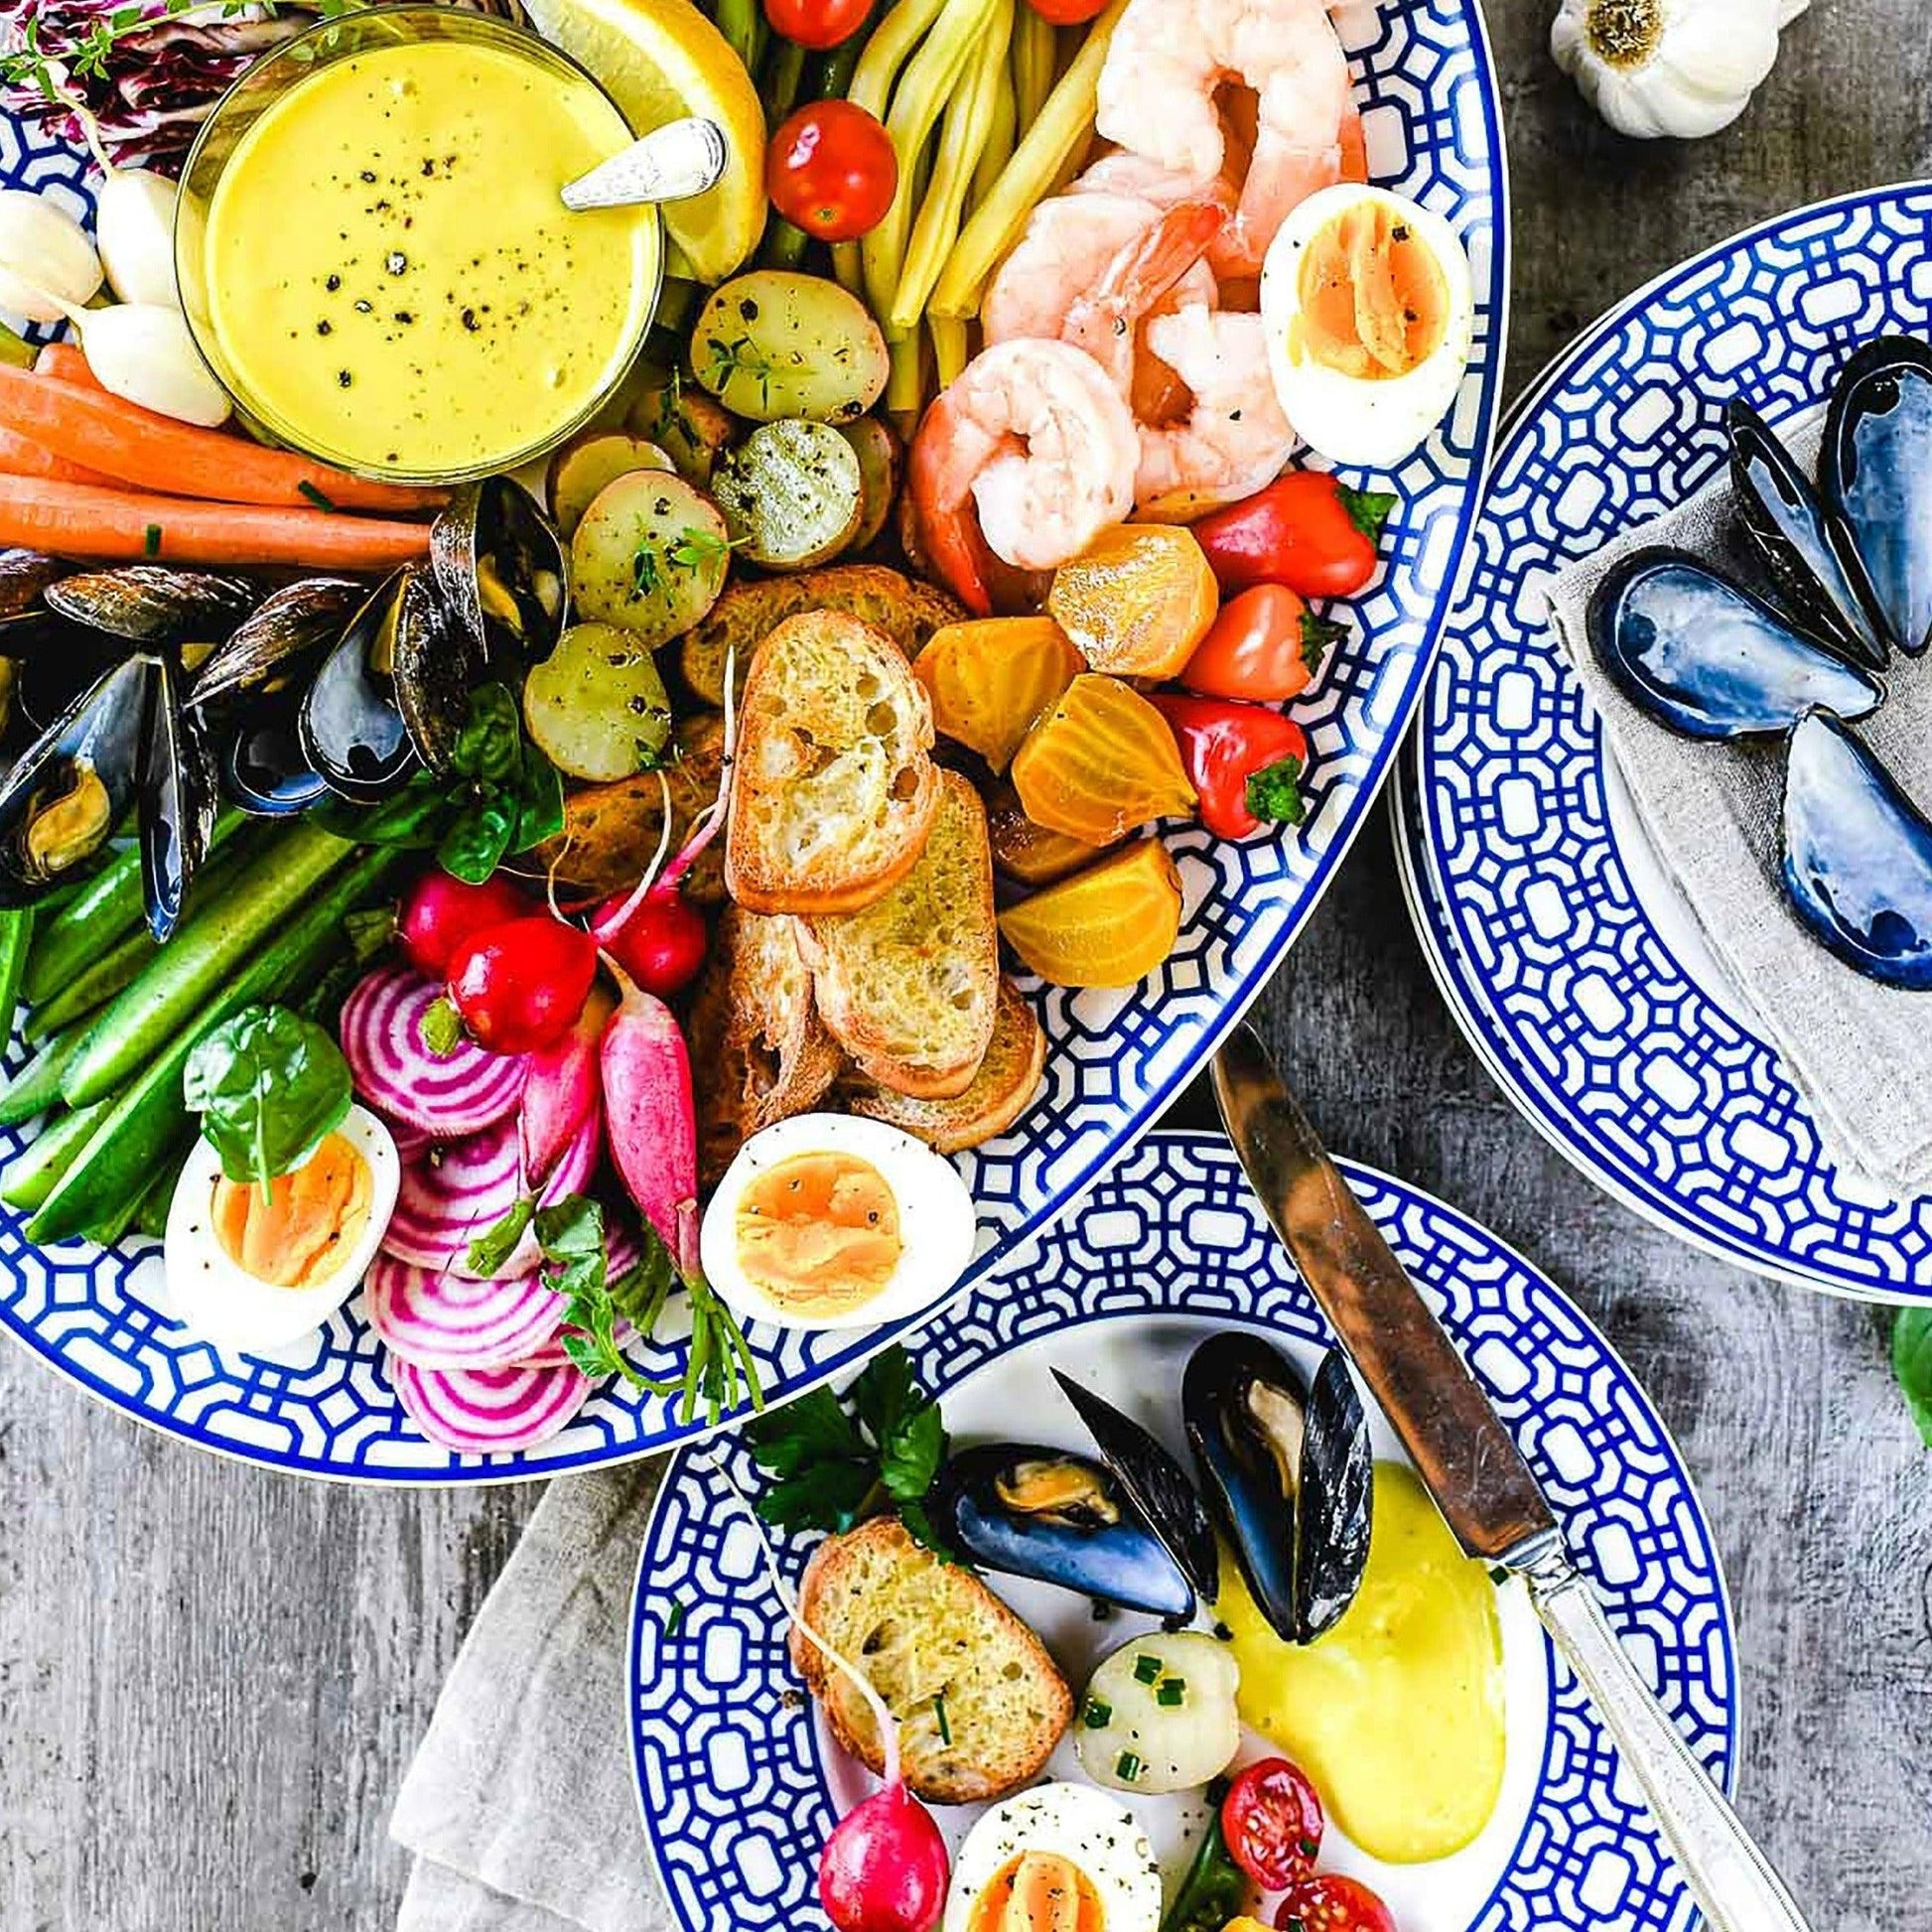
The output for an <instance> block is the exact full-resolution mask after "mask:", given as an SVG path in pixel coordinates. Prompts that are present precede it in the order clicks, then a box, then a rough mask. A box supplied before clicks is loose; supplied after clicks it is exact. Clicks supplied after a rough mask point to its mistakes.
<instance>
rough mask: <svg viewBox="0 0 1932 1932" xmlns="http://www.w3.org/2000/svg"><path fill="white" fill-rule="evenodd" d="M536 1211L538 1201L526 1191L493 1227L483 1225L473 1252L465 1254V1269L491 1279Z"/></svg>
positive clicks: (472, 1245) (480, 1276)
mask: <svg viewBox="0 0 1932 1932" xmlns="http://www.w3.org/2000/svg"><path fill="white" fill-rule="evenodd" d="M536 1211H537V1204H536V1201H535V1200H534V1199H533V1198H532V1197H531V1196H530V1195H528V1194H525V1195H524V1196H523V1197H522V1199H521V1200H519V1201H518V1202H517V1203H516V1205H515V1206H514V1207H512V1208H511V1209H510V1211H509V1212H508V1213H507V1214H505V1215H504V1216H503V1218H502V1219H501V1220H500V1221H498V1222H497V1223H496V1224H495V1226H494V1227H487V1228H484V1229H483V1232H482V1233H481V1234H480V1235H478V1236H477V1238H476V1239H475V1240H474V1241H473V1242H471V1244H470V1252H469V1253H468V1254H467V1255H466V1256H465V1257H464V1262H463V1265H464V1267H465V1269H467V1270H468V1272H469V1273H470V1274H472V1275H474V1276H476V1277H477V1279H478V1280H479V1281H488V1280H490V1279H491V1278H492V1277H493V1276H494V1275H495V1274H496V1272H497V1270H498V1269H500V1268H501V1267H502V1265H503V1264H504V1263H505V1262H506V1261H508V1260H509V1258H510V1256H511V1255H513V1254H514V1253H515V1252H516V1245H517V1243H518V1242H519V1241H521V1240H522V1239H523V1230H524V1229H525V1228H527V1227H528V1226H529V1225H530V1216H531V1215H532V1214H534V1213H535V1212H536Z"/></svg>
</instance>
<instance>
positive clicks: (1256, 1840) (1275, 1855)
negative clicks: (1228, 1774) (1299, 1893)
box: [1221, 1757, 1322, 1891]
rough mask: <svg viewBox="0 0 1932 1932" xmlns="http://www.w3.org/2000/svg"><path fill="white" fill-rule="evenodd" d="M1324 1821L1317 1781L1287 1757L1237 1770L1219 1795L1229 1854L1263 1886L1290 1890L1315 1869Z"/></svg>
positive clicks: (1267, 1888)
mask: <svg viewBox="0 0 1932 1932" xmlns="http://www.w3.org/2000/svg"><path fill="white" fill-rule="evenodd" d="M1321 1826H1322V1818H1321V1800H1320V1799H1319V1798H1318V1797H1316V1795H1315V1790H1314V1786H1313V1785H1311V1783H1310V1782H1309V1781H1308V1779H1307V1778H1305V1777H1304V1776H1303V1775H1302V1773H1301V1772H1300V1771H1299V1770H1298V1769H1297V1768H1296V1767H1295V1766H1294V1765H1293V1764H1291V1763H1290V1762H1289V1761H1288V1759H1287V1758H1285V1757H1264V1758H1262V1759H1261V1761H1260V1762H1259V1763H1256V1764H1250V1765H1249V1766H1248V1767H1247V1768H1246V1769H1245V1770H1243V1771H1239V1772H1237V1773H1236V1774H1235V1779H1234V1782H1233V1783H1232V1784H1230V1785H1229V1786H1228V1795H1227V1796H1226V1797H1225V1798H1223V1799H1222V1800H1221V1836H1222V1837H1223V1838H1225V1839H1226V1840H1227V1845H1228V1856H1229V1857H1230V1858H1231V1859H1233V1861H1234V1862H1235V1863H1236V1864H1238V1865H1239V1866H1240V1867H1241V1869H1242V1870H1243V1871H1245V1872H1246V1873H1247V1874H1248V1876H1249V1877H1250V1878H1252V1879H1253V1880H1254V1881H1255V1883H1256V1884H1258V1885H1259V1886H1260V1887H1261V1888H1262V1890H1263V1891H1286V1890H1288V1888H1289V1887H1290V1886H1291V1885H1294V1884H1297V1883H1299V1882H1300V1881H1301V1880H1302V1879H1304V1878H1306V1877H1307V1876H1308V1875H1309V1873H1310V1872H1311V1871H1312V1870H1313V1869H1314V1861H1315V1857H1316V1855H1317V1854H1318V1853H1319V1852H1320V1850H1321Z"/></svg>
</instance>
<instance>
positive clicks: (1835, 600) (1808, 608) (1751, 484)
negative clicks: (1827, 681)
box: [1725, 398, 1888, 671]
mask: <svg viewBox="0 0 1932 1932" xmlns="http://www.w3.org/2000/svg"><path fill="white" fill-rule="evenodd" d="M1725 434H1726V435H1727V436H1728V437H1729V439H1730V482H1731V488H1732V491H1733V494H1734V496H1735V498H1736V510H1737V523H1738V527H1739V528H1740V529H1741V530H1742V531H1743V532H1744V535H1745V536H1746V537H1747V538H1748V539H1749V542H1750V547H1751V550H1752V552H1753V553H1754V554H1755V556H1756V557H1757V559H1758V561H1759V563H1761V564H1762V565H1763V567H1764V570H1765V573H1766V575H1767V576H1768V577H1769V578H1770V580H1771V582H1772V583H1773V584H1774V585H1775V586H1776V587H1777V592H1778V595H1779V596H1780V597H1781V598H1782V599H1783V600H1784V602H1785V604H1786V605H1787V606H1788V607H1789V608H1790V609H1791V610H1792V611H1794V612H1796V613H1797V614H1798V615H1799V617H1800V618H1801V619H1803V621H1805V622H1806V623H1808V624H1809V625H1810V626H1811V627H1812V628H1813V629H1814V630H1816V631H1817V632H1818V634H1819V635H1820V636H1821V637H1822V638H1824V639H1825V640H1826V641H1827V642H1828V643H1831V644H1833V645H1835V646H1836V647H1837V648H1838V649H1839V650H1841V651H1843V652H1845V654H1846V655H1847V656H1849V657H1853V658H1856V659H1857V660H1858V661H1859V662H1861V663H1863V664H1867V665H1869V666H1870V667H1871V669H1872V670H1874V671H1881V670H1883V669H1884V667H1885V653H1886V647H1887V641H1888V639H1887V636H1886V634H1885V630H1884V627H1883V621H1882V619H1876V620H1874V617H1873V613H1874V612H1876V610H1877V609H1878V603H1877V594H1876V593H1875V592H1874V591H1873V590H1872V588H1871V580H1870V578H1869V577H1867V576H1866V575H1865V568H1864V562H1863V559H1862V558H1861V557H1860V555H1859V546H1858V542H1857V540H1856V539H1855V538H1854V537H1853V535H1852V526H1851V525H1850V524H1849V523H1847V522H1846V520H1845V519H1844V517H1843V516H1840V515H1838V514H1837V513H1835V512H1834V511H1831V510H1828V509H1827V508H1826V507H1825V505H1824V504H1823V503H1822V502H1820V501H1819V498H1818V492H1817V491H1816V490H1815V489H1813V488H1812V486H1811V480H1810V478H1808V477H1807V476H1806V475H1805V473H1804V472H1803V471H1802V470H1801V469H1799V467H1798V465H1797V464H1796V463H1795V462H1794V461H1793V460H1792V456H1791V452H1790V451H1789V450H1787V449H1786V448H1785V447H1784V445H1783V443H1782V442H1780V441H1779V439H1778V436H1777V434H1776V432H1775V431H1774V430H1773V429H1772V428H1771V426H1770V424H1769V423H1767V422H1766V421H1765V420H1764V418H1763V417H1762V416H1760V415H1759V414H1758V413H1757V411H1756V410H1755V409H1753V408H1752V407H1751V406H1750V404H1749V403H1747V402H1745V401H1743V400H1742V399H1741V398H1738V399H1734V400H1733V401H1731V402H1730V403H1729V404H1728V405H1727V406H1726V407H1725Z"/></svg>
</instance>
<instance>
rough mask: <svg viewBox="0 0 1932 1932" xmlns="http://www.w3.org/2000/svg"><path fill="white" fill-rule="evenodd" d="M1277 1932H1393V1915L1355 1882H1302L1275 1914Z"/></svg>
mask: <svg viewBox="0 0 1932 1932" xmlns="http://www.w3.org/2000/svg"><path fill="white" fill-rule="evenodd" d="M1275 1923H1276V1925H1277V1926H1279V1927H1280V1929H1281V1932H1395V1914H1394V1913H1393V1912H1391V1911H1390V1910H1389V1908H1388V1907H1387V1906H1386V1905H1384V1904H1383V1903H1382V1901H1381V1900H1380V1899H1379V1898H1377V1897H1376V1895H1375V1894H1374V1893H1373V1892H1372V1891H1370V1890H1369V1888H1368V1887H1367V1886H1366V1885H1365V1884H1363V1883H1362V1881H1361V1880H1360V1879H1359V1878H1344V1877H1343V1876H1342V1874H1341V1873H1340V1872H1339V1871H1325V1872H1323V1873H1322V1874H1321V1876H1320V1877H1319V1878H1305V1879H1303V1881H1302V1882H1301V1883H1300V1884H1299V1885H1297V1886H1296V1887H1295V1889H1294V1890H1293V1891H1292V1892H1290V1893H1289V1895H1288V1896H1287V1897H1286V1898H1284V1899H1283V1900H1282V1902H1281V1909H1280V1910H1279V1911H1277V1912H1276V1914H1275Z"/></svg>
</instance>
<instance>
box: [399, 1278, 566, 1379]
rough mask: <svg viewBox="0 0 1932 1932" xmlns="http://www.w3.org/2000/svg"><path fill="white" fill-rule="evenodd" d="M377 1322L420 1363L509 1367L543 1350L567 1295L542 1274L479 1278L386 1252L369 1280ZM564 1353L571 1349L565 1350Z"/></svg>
mask: <svg viewBox="0 0 1932 1932" xmlns="http://www.w3.org/2000/svg"><path fill="white" fill-rule="evenodd" d="M363 1290H364V1293H365V1296H366V1306H367V1310H368V1316H369V1322H370V1325H371V1326H373V1328H374V1329H375V1332H376V1334H377V1335H378V1336H379V1337H380V1338H381V1339H382V1340H383V1341H384V1342H386V1343H387V1344H388V1346H389V1347H390V1348H391V1349H393V1350H394V1351H395V1353H396V1354H398V1355H400V1356H401V1357H402V1358H403V1359H404V1360H405V1361H408V1362H413V1363H414V1364H415V1365H416V1367H418V1368H441V1369H459V1368H462V1369H483V1368H507V1367H508V1366H509V1365H510V1364H511V1363H513V1362H527V1361H529V1360H530V1359H531V1358H532V1357H533V1356H535V1355H537V1354H539V1353H540V1352H541V1351H542V1350H543V1349H544V1348H545V1347H546V1346H547V1345H548V1343H549V1342H550V1340H551V1338H552V1337H553V1336H554V1335H555V1334H556V1332H557V1330H558V1329H559V1328H560V1327H561V1326H562V1325H563V1319H564V1306H565V1305H564V1298H563V1297H562V1296H561V1295H558V1294H556V1293H554V1292H553V1291H552V1290H551V1289H549V1288H547V1287H545V1285H544V1284H543V1282H542V1281H541V1280H539V1279H538V1277H536V1276H535V1275H526V1276H524V1277H522V1278H521V1279H520V1280H506V1281H495V1282H475V1281H471V1280H470V1279H469V1278H468V1277H467V1276H464V1275H458V1274H454V1273H452V1272H449V1271H447V1270H444V1271H439V1270H437V1269H434V1268H419V1267H418V1266H417V1265H416V1264H415V1263H414V1262H409V1261H398V1260H396V1258H395V1257H394V1256H393V1255H378V1256H377V1257H376V1259H375V1261H374V1262H373V1263H372V1264H371V1266H370V1268H369V1272H368V1274H367V1276H366V1277H365V1278H364V1280H363ZM559 1359H560V1360H564V1361H568V1360H569V1357H568V1356H565V1355H563V1354H562V1351H561V1350H560V1351H559Z"/></svg>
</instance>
